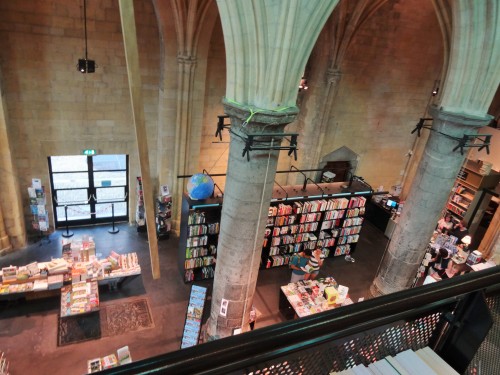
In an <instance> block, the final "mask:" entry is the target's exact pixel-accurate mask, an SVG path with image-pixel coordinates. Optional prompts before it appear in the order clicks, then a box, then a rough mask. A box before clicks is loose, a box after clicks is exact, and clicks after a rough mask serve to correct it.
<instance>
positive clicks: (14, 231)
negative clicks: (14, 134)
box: [0, 87, 27, 250]
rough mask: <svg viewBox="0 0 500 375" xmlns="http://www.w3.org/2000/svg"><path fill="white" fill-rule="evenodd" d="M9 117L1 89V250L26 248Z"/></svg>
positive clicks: (21, 203) (21, 204) (21, 199)
mask: <svg viewBox="0 0 500 375" xmlns="http://www.w3.org/2000/svg"><path fill="white" fill-rule="evenodd" d="M7 123H8V116H7V110H6V106H5V102H4V98H3V96H2V89H1V87H0V242H1V243H0V250H8V249H9V248H12V249H19V248H22V247H24V246H26V243H27V240H26V226H25V223H24V213H23V198H22V196H21V191H20V188H19V181H18V178H17V170H16V166H15V164H14V159H13V155H12V152H11V147H10V140H9V133H8V131H7Z"/></svg>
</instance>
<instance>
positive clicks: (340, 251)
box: [334, 245, 351, 256]
mask: <svg viewBox="0 0 500 375" xmlns="http://www.w3.org/2000/svg"><path fill="white" fill-rule="evenodd" d="M350 252H351V246H350V245H341V246H337V247H336V248H335V253H334V255H335V256H340V255H346V254H349V253H350Z"/></svg>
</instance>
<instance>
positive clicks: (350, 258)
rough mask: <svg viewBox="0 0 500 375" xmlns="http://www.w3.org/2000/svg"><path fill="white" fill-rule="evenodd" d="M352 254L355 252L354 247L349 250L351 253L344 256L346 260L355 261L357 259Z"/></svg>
mask: <svg viewBox="0 0 500 375" xmlns="http://www.w3.org/2000/svg"><path fill="white" fill-rule="evenodd" d="M352 254H354V249H352V248H351V249H350V251H349V254H347V255H346V256H345V258H344V259H345V261H346V262H351V263H354V262H355V261H356V260H355V259H354V258H353V257H352Z"/></svg>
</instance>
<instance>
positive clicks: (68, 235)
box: [62, 206, 73, 238]
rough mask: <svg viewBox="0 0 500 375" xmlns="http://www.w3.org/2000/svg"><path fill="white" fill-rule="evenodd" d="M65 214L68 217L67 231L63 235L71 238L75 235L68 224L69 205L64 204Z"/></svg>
mask: <svg viewBox="0 0 500 375" xmlns="http://www.w3.org/2000/svg"><path fill="white" fill-rule="evenodd" d="M64 216H65V217H66V233H63V234H62V236H63V237H64V238H69V237H72V236H73V232H70V231H69V226H68V206H64Z"/></svg>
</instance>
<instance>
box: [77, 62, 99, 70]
mask: <svg viewBox="0 0 500 375" xmlns="http://www.w3.org/2000/svg"><path fill="white" fill-rule="evenodd" d="M76 67H77V69H78V71H79V72H80V73H95V68H96V65H95V61H94V60H87V59H78V65H77V66H76Z"/></svg>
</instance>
